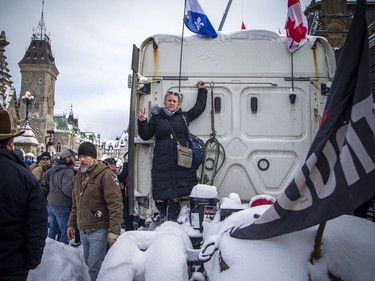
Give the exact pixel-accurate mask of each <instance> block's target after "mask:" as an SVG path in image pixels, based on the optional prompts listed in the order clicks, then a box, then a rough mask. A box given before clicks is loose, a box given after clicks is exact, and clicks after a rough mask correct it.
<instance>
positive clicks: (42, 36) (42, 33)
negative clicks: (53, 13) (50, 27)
mask: <svg viewBox="0 0 375 281" xmlns="http://www.w3.org/2000/svg"><path fill="white" fill-rule="evenodd" d="M31 39H33V40H45V41H47V42H48V43H51V42H50V39H49V36H48V35H47V29H46V25H45V22H44V0H43V1H42V15H41V16H40V20H39V23H38V26H37V28H36V30H35V32H34V33H33V36H32V37H31Z"/></svg>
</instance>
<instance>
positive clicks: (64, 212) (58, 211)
mask: <svg viewBox="0 0 375 281" xmlns="http://www.w3.org/2000/svg"><path fill="white" fill-rule="evenodd" d="M69 215H70V207H59V206H52V205H48V224H49V231H48V237H49V238H52V239H56V235H57V234H58V233H59V231H60V233H61V235H60V241H61V242H63V243H65V244H68V243H69V240H68V237H67V235H66V230H67V228H68V220H69Z"/></svg>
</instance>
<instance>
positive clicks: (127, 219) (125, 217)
mask: <svg viewBox="0 0 375 281" xmlns="http://www.w3.org/2000/svg"><path fill="white" fill-rule="evenodd" d="M123 159H124V163H123V164H122V170H121V173H120V174H119V175H118V176H117V178H118V181H119V182H120V184H122V188H121V193H122V202H123V204H124V210H123V212H122V221H123V223H122V224H123V227H124V229H125V231H129V230H134V226H133V221H134V216H133V215H131V214H130V210H129V196H128V195H129V194H128V167H129V163H128V152H126V153H125V154H124V158H123Z"/></svg>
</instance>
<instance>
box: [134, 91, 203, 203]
mask: <svg viewBox="0 0 375 281" xmlns="http://www.w3.org/2000/svg"><path fill="white" fill-rule="evenodd" d="M206 100H207V89H205V88H200V89H198V95H197V101H196V103H195V105H194V106H193V107H192V108H191V109H190V110H189V111H187V112H183V111H182V110H181V108H180V109H178V110H177V111H176V112H175V113H174V114H173V115H172V116H171V117H169V116H167V115H166V114H165V112H164V111H163V110H160V112H159V114H155V115H153V116H151V118H150V121H149V122H148V123H147V120H145V121H139V120H138V133H139V136H140V137H141V138H142V139H143V140H149V139H151V138H152V137H153V136H155V148H154V158H153V161H152V172H151V174H152V195H153V197H154V199H155V200H168V199H174V198H180V197H181V196H187V195H189V194H190V192H191V190H192V188H193V187H194V186H195V185H196V184H197V183H198V179H197V174H196V170H195V169H194V168H192V169H187V168H183V167H180V166H178V165H177V148H176V140H175V139H174V138H173V137H172V131H171V129H170V127H169V125H168V121H167V120H169V122H170V124H171V126H172V127H173V130H174V132H175V134H176V135H177V138H178V140H179V142H180V144H181V145H186V136H187V128H186V125H185V122H184V119H183V118H182V116H183V115H185V116H186V118H187V121H188V123H190V122H191V121H193V120H194V119H196V118H197V117H199V116H200V115H201V114H202V113H203V111H204V109H205V108H206Z"/></svg>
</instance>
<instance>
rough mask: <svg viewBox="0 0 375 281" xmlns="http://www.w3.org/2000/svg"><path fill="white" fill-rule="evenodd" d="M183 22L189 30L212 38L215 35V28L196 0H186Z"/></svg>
mask: <svg viewBox="0 0 375 281" xmlns="http://www.w3.org/2000/svg"><path fill="white" fill-rule="evenodd" d="M184 23H185V25H186V27H187V28H188V29H189V30H190V31H191V32H194V33H197V34H201V35H206V36H209V37H212V38H215V37H217V34H216V31H215V29H214V28H213V27H212V25H211V23H210V20H209V19H208V17H207V16H206V14H205V13H204V11H203V10H202V8H201V6H200V5H199V3H198V0H186V10H185V17H184Z"/></svg>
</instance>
